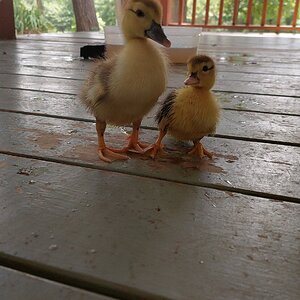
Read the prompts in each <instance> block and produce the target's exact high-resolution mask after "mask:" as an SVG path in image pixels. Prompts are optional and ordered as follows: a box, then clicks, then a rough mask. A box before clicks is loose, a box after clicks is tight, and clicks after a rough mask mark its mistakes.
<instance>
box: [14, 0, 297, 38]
mask: <svg viewBox="0 0 300 300" xmlns="http://www.w3.org/2000/svg"><path fill="white" fill-rule="evenodd" d="M94 1H95V7H96V13H97V18H98V22H99V27H100V30H103V27H104V26H105V25H114V24H116V16H115V0H94ZM186 1H187V7H186V19H185V22H188V23H189V22H191V20H192V5H193V2H194V1H193V0H186ZM39 2H40V3H42V7H43V9H42V11H41V10H40V9H39V8H38V6H37V0H14V6H15V22H16V29H17V31H18V33H30V32H33V33H37V32H48V31H55V32H57V31H62V32H64V31H75V29H76V24H75V17H74V13H73V6H72V0H55V1H53V0H40V1H39ZM174 2H175V0H174ZM176 2H177V3H178V2H179V1H176ZM176 2H175V3H176ZM278 4H279V0H268V10H267V18H266V24H271V25H274V24H276V21H277V14H278ZM205 5H206V0H197V9H196V23H198V24H203V23H204V19H205V11H206V7H205ZM294 5H295V0H285V1H284V7H283V14H282V20H281V23H282V24H286V25H290V24H291V22H292V19H293V13H294ZM219 6H220V0H211V1H210V10H209V24H213V25H216V24H218V19H219ZM233 7H234V0H225V1H224V11H223V23H224V24H231V22H232V15H233ZM262 8H263V1H261V0H256V1H253V8H252V24H255V25H257V24H260V22H261V14H262ZM247 11H248V0H240V5H239V14H238V23H239V24H245V22H246V18H247ZM172 15H173V16H174V19H176V18H177V16H178V11H177V9H176V5H175V7H174V11H173V12H172ZM298 23H299V22H298Z"/></svg>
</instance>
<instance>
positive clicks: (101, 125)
mask: <svg viewBox="0 0 300 300" xmlns="http://www.w3.org/2000/svg"><path fill="white" fill-rule="evenodd" d="M105 128H106V123H105V122H103V121H100V120H96V129H97V134H98V155H99V158H100V159H101V160H103V161H105V162H108V163H111V162H112V160H111V159H110V158H108V157H107V156H110V157H111V158H112V159H113V160H114V159H121V160H126V159H128V158H129V157H128V156H126V155H122V154H118V153H115V152H114V151H112V150H111V149H109V148H107V147H106V145H105V142H104V132H105Z"/></svg>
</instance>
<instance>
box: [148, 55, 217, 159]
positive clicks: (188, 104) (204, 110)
mask: <svg viewBox="0 0 300 300" xmlns="http://www.w3.org/2000/svg"><path fill="white" fill-rule="evenodd" d="M187 66H188V75H189V77H188V78H187V79H186V80H185V84H186V85H187V86H186V87H183V88H179V89H177V90H175V91H173V92H171V93H170V94H169V95H168V96H167V98H166V99H165V100H164V102H163V103H162V105H161V108H160V110H159V111H158V113H157V115H156V121H157V122H158V126H159V129H160V134H159V137H158V139H157V141H156V142H155V144H154V145H152V146H150V147H148V148H147V149H146V151H148V150H152V152H151V156H152V157H153V158H154V157H155V156H156V154H157V152H158V151H159V150H161V149H162V145H161V142H162V139H163V137H164V136H165V135H166V134H167V133H169V134H170V135H172V136H173V137H175V138H176V139H178V140H191V141H193V142H194V148H193V149H192V151H191V152H190V153H191V154H196V155H198V156H200V157H203V156H204V155H206V156H208V157H212V155H211V153H209V152H208V151H207V150H205V149H204V147H203V146H202V144H201V143H200V140H201V139H202V138H203V137H204V136H206V135H209V134H214V133H215V131H216V126H217V123H218V121H219V115H220V108H219V104H218V102H217V100H216V98H215V96H214V94H213V93H212V92H211V91H210V89H211V88H212V87H213V85H214V83H215V65H214V62H213V60H212V59H211V58H210V57H208V56H205V55H198V56H195V57H193V58H191V59H190V60H189V61H188V64H187Z"/></svg>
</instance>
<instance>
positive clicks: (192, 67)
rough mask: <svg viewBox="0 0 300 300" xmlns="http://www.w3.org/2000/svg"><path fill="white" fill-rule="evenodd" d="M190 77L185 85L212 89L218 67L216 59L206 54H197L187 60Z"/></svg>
mask: <svg viewBox="0 0 300 300" xmlns="http://www.w3.org/2000/svg"><path fill="white" fill-rule="evenodd" d="M187 68H188V75H189V77H188V78H187V79H186V80H185V81H184V84H185V85H191V86H193V87H196V88H204V89H207V90H210V89H211V88H212V87H213V85H214V84H215V79H216V69H215V63H214V61H213V60H212V59H211V58H210V57H209V56H206V55H196V56H194V57H192V58H191V59H189V61H188V62H187Z"/></svg>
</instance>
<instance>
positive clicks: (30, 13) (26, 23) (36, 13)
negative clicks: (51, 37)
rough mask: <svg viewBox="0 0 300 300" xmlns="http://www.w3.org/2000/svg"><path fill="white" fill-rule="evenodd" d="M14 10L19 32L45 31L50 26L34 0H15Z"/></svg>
mask: <svg viewBox="0 0 300 300" xmlns="http://www.w3.org/2000/svg"><path fill="white" fill-rule="evenodd" d="M14 12H15V24H16V29H17V31H18V33H22V34H23V33H31V32H33V33H39V32H45V31H47V28H48V27H49V26H50V23H49V22H48V20H47V19H46V18H45V17H44V15H43V14H42V13H41V11H40V10H39V9H38V8H37V6H36V3H35V2H34V1H33V0H27V1H24V0H23V1H22V0H14Z"/></svg>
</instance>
